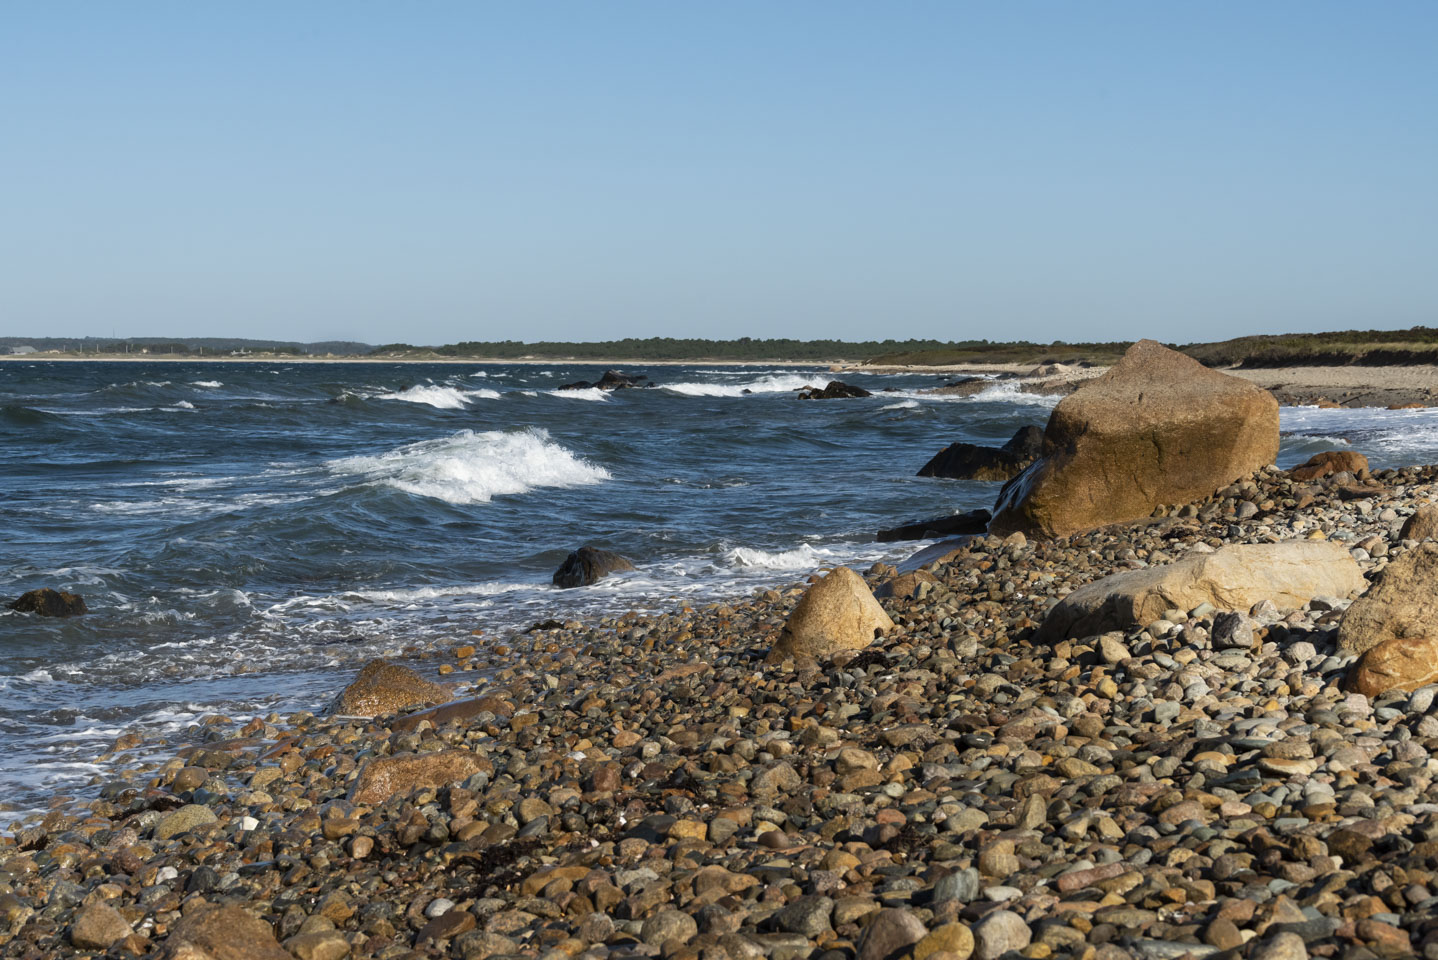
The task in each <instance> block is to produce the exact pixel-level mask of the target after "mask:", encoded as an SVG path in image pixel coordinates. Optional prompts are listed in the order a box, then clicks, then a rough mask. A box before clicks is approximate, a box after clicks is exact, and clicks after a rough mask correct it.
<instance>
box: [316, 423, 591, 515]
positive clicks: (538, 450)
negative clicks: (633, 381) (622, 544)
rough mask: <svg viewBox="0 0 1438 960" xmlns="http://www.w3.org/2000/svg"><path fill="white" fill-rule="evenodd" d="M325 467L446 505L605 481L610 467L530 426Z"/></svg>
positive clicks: (463, 434) (465, 434) (468, 434)
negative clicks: (566, 446)
mask: <svg viewBox="0 0 1438 960" xmlns="http://www.w3.org/2000/svg"><path fill="white" fill-rule="evenodd" d="M328 466H329V469H330V470H331V471H332V472H334V473H336V474H340V475H345V476H358V477H363V478H364V479H365V481H366V482H368V483H372V484H379V485H382V486H387V487H393V488H394V489H396V490H403V491H404V492H405V493H410V494H414V495H415V496H420V497H433V498H434V499H436V500H444V501H446V502H448V503H488V502H489V501H490V500H492V499H493V498H494V497H498V496H504V495H506V494H516V493H527V492H529V491H530V490H533V489H535V488H536V487H576V486H583V485H586V484H592V483H602V482H603V481H605V480H608V479H609V471H607V470H605V469H604V468H603V467H600V466H596V465H594V464H592V463H588V462H587V461H585V460H583V459H581V458H579V457H577V456H575V455H574V454H573V453H571V452H570V451H569V450H566V449H565V448H564V447H562V446H560V445H559V444H557V443H555V442H554V441H553V440H551V439H549V432H548V431H546V430H541V429H535V428H531V429H528V430H523V431H518V432H514V433H506V432H504V431H500V430H491V431H488V432H485V433H476V432H475V431H473V430H461V431H459V432H458V433H455V434H453V435H451V436H448V437H441V438H440V439H438V440H424V441H421V442H419V443H410V444H406V445H405V446H402V447H398V448H396V449H394V450H391V451H389V452H388V453H382V454H379V455H378V456H373V457H347V458H345V459H342V460H334V461H331V462H330V463H329V464H328Z"/></svg>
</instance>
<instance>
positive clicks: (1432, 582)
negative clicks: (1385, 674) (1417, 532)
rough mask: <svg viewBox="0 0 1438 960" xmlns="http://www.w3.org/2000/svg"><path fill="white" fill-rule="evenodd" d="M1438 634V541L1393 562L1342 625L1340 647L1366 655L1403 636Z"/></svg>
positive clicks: (1411, 551)
mask: <svg viewBox="0 0 1438 960" xmlns="http://www.w3.org/2000/svg"><path fill="white" fill-rule="evenodd" d="M1427 636H1438V542H1435V541H1433V540H1425V541H1423V542H1422V543H1420V544H1418V545H1417V546H1416V547H1414V548H1413V549H1412V550H1409V551H1408V552H1406V553H1404V554H1402V555H1401V556H1399V557H1397V558H1395V559H1394V560H1392V561H1391V562H1390V563H1389V564H1388V566H1386V567H1384V568H1383V574H1382V575H1381V576H1380V577H1379V578H1378V582H1377V583H1375V584H1374V585H1373V587H1372V588H1371V589H1369V591H1368V592H1367V593H1365V594H1364V595H1363V596H1361V597H1359V598H1358V599H1357V600H1355V601H1353V605H1352V606H1351V607H1349V608H1348V612H1347V613H1345V614H1344V615H1343V619H1342V620H1341V621H1340V622H1339V624H1338V649H1339V650H1340V651H1341V652H1343V653H1363V652H1364V651H1366V650H1371V649H1373V648H1374V647H1376V646H1378V645H1379V644H1380V643H1384V642H1386V641H1388V640H1393V639H1396V638H1399V637H1427Z"/></svg>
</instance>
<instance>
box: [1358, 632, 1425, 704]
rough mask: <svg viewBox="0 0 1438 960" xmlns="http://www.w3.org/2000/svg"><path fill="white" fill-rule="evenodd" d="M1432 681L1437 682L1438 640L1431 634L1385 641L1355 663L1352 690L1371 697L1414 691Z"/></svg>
mask: <svg viewBox="0 0 1438 960" xmlns="http://www.w3.org/2000/svg"><path fill="white" fill-rule="evenodd" d="M1434 633H1435V634H1438V629H1435V630H1434ZM1430 683H1438V640H1434V639H1431V638H1429V637H1394V638H1393V639H1392V640H1384V641H1383V642H1382V643H1380V644H1379V645H1378V646H1376V647H1372V648H1371V649H1369V650H1368V651H1367V652H1366V653H1364V654H1363V656H1362V657H1359V659H1358V662H1357V663H1356V664H1354V665H1353V674H1352V686H1353V689H1354V690H1357V691H1358V692H1359V693H1361V694H1363V695H1364V696H1365V697H1368V698H1369V699H1373V698H1375V697H1378V696H1380V695H1381V694H1384V693H1387V692H1388V691H1389V690H1403V691H1406V692H1408V693H1412V692H1413V691H1414V690H1417V689H1418V688H1419V687H1426V686H1428V685H1429V684H1430Z"/></svg>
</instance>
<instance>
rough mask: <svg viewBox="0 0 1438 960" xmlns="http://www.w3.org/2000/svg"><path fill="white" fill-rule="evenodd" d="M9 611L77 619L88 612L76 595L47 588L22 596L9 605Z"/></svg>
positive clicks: (82, 601) (83, 601)
mask: <svg viewBox="0 0 1438 960" xmlns="http://www.w3.org/2000/svg"><path fill="white" fill-rule="evenodd" d="M10 609H11V610H14V611H16V612H17V613H34V614H38V615H39V616H42V617H78V616H79V615H80V614H82V613H88V612H89V610H88V608H87V607H86V606H85V598H84V597H82V596H80V595H79V594H78V593H62V592H61V591H59V590H51V589H50V588H49V587H44V588H42V589H40V590H31V591H30V592H29V593H26V594H23V595H22V596H21V597H20V599H18V600H16V601H15V602H13V603H11V604H10Z"/></svg>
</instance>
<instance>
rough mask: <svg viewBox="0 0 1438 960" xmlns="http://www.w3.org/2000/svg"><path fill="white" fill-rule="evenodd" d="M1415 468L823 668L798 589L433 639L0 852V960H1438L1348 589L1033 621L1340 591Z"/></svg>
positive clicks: (1173, 528)
mask: <svg viewBox="0 0 1438 960" xmlns="http://www.w3.org/2000/svg"><path fill="white" fill-rule="evenodd" d="M1435 476H1438V472H1435V470H1434V469H1432V468H1403V469H1387V470H1380V471H1377V472H1374V473H1372V474H1368V472H1367V471H1361V472H1360V474H1359V475H1357V476H1354V475H1352V474H1349V473H1340V474H1338V475H1336V476H1330V477H1326V478H1319V479H1316V480H1311V481H1301V480H1296V479H1294V478H1293V477H1291V476H1290V475H1289V474H1287V473H1285V472H1283V471H1279V470H1278V469H1276V468H1271V467H1270V468H1266V469H1264V470H1263V471H1260V472H1259V473H1258V474H1256V475H1254V476H1253V477H1252V478H1250V479H1248V480H1246V481H1243V482H1239V483H1235V484H1233V485H1231V486H1230V487H1228V488H1225V489H1224V490H1222V491H1219V492H1218V493H1217V494H1216V495H1214V496H1213V497H1211V498H1209V499H1208V500H1207V501H1203V502H1199V503H1196V504H1189V505H1186V506H1183V507H1177V508H1172V509H1168V510H1159V511H1156V513H1160V514H1162V515H1161V516H1155V517H1154V518H1152V519H1151V520H1149V521H1147V522H1143V523H1139V524H1135V525H1131V526H1127V527H1123V528H1110V529H1106V530H1101V531H1096V532H1091V533H1086V534H1080V535H1075V536H1071V537H1067V538H1063V539H1061V540H1055V541H1050V542H1039V541H1030V540H1027V539H1026V538H1024V537H1023V536H1022V535H1021V534H1018V535H1013V536H1010V537H1008V538H1004V539H1000V538H997V537H987V538H978V539H973V540H970V541H967V542H965V543H963V544H957V543H956V544H954V545H953V547H952V549H951V550H948V551H945V555H942V556H939V557H937V558H936V559H934V560H932V561H930V562H927V563H925V564H924V565H923V566H920V567H918V568H917V569H916V570H911V571H910V573H911V574H912V575H911V576H910V578H909V580H908V581H904V582H903V583H899V581H901V580H902V577H898V578H897V579H896V575H898V574H899V573H900V571H899V570H897V569H895V568H892V567H887V566H886V565H876V566H875V567H874V568H872V569H870V570H868V571H867V574H866V579H867V580H868V582H869V584H870V585H871V586H874V587H879V586H880V585H881V584H883V583H886V582H890V581H893V582H895V583H897V584H898V585H899V586H900V588H901V589H900V591H899V592H898V595H896V596H890V597H888V598H886V599H885V600H884V601H883V603H884V605H885V608H886V610H887V611H888V613H889V614H890V615H891V616H892V618H893V620H894V622H895V624H896V626H895V628H894V629H893V630H892V631H891V632H890V633H889V634H888V635H887V636H885V637H883V638H882V639H879V640H876V641H875V642H874V643H873V644H872V645H870V646H869V647H868V648H867V649H864V650H862V651H859V652H857V653H853V652H851V653H848V654H839V655H837V656H835V657H834V658H833V659H832V660H830V661H827V662H823V663H816V662H814V661H802V660H801V661H798V662H796V661H793V660H789V661H784V662H780V663H766V659H765V658H766V656H767V655H768V653H769V650H770V648H771V647H772V646H773V643H774V641H775V639H776V638H777V636H778V634H779V631H780V630H781V628H782V627H783V625H784V623H785V620H786V618H787V617H788V614H789V612H790V611H791V610H792V608H793V606H794V604H795V603H796V601H797V599H798V598H799V597H800V596H801V595H802V593H803V591H804V590H805V589H806V588H807V586H808V583H806V582H804V581H803V580H798V581H795V582H791V583H778V582H776V583H775V584H774V585H773V587H772V588H770V589H764V590H762V591H760V592H758V593H757V594H756V595H755V596H754V597H752V598H751V599H748V600H745V601H743V602H734V603H729V604H709V605H705V606H702V607H696V608H680V609H676V610H675V611H673V612H671V613H668V614H664V615H643V616H641V615H625V616H621V617H614V618H605V619H601V620H599V621H597V622H592V623H580V622H568V623H557V622H553V623H548V624H543V625H541V626H542V628H541V629H537V630H534V631H532V632H527V633H526V632H514V633H513V634H511V635H508V636H506V637H503V638H493V639H492V640H491V642H490V643H489V644H487V645H470V644H463V645H457V646H456V648H455V649H453V650H450V651H448V653H447V654H445V655H444V656H442V657H435V658H433V659H430V660H422V661H415V662H411V663H409V667H412V668H413V669H414V670H415V671H417V672H418V673H419V674H420V675H422V676H421V678H420V679H417V680H416V681H415V682H417V683H425V682H429V681H436V682H445V683H449V684H451V685H452V686H451V687H450V688H449V689H448V690H447V692H446V694H445V695H444V696H436V697H434V698H433V699H448V698H449V697H450V696H452V697H454V698H456V699H455V700H454V701H453V702H452V703H449V704H448V705H447V706H442V707H438V708H433V707H432V708H429V710H428V711H413V710H407V711H403V712H401V713H398V714H388V715H382V716H379V717H376V718H371V719H360V718H355V717H352V716H348V715H346V714H345V713H344V712H343V709H344V708H343V701H342V702H341V704H340V705H339V706H338V712H336V713H332V714H329V715H315V714H310V713H302V714H297V715H286V716H281V715H271V716H268V717H264V718H257V719H255V720H253V721H252V722H249V723H247V724H245V725H243V726H238V725H237V724H235V723H233V722H227V721H228V718H212V719H210V720H207V721H204V722H203V723H202V726H203V725H205V724H209V725H211V728H210V732H209V733H208V734H207V735H206V736H205V737H204V739H203V742H201V743H199V744H197V745H194V746H192V747H189V748H187V749H185V750H183V751H182V752H181V754H180V755H179V756H177V757H175V758H174V759H172V760H170V761H168V762H165V763H162V764H159V765H154V764H151V765H149V766H148V768H139V769H130V770H129V771H127V772H126V773H124V774H123V775H121V776H119V777H118V778H117V779H116V780H114V781H113V782H111V783H109V784H108V785H106V786H105V787H104V788H103V790H102V792H101V796H100V798H99V799H98V800H94V801H90V802H87V803H84V804H81V805H78V806H74V805H72V806H69V807H67V808H63V809H57V810H55V811H54V812H52V813H51V814H50V815H49V816H47V817H45V818H44V819H43V820H42V821H41V822H39V823H37V824H33V825H30V826H28V827H26V828H24V829H22V830H20V831H19V832H17V833H16V834H15V835H14V836H10V837H4V838H0V937H3V938H4V944H3V951H4V955H5V956H10V957H51V956H62V955H63V956H71V955H94V956H99V955H110V956H143V957H161V956H164V957H202V956H215V957H270V956H273V957H277V958H280V957H291V956H292V957H298V958H300V960H312V958H341V957H345V956H353V957H383V958H399V957H439V956H445V957H459V958H468V960H479V958H490V957H527V958H536V957H543V958H548V960H564V958H585V960H606V958H621V957H665V958H701V960H710V958H713V960H725V958H733V960H757V958H760V957H772V958H781V960H797V958H823V960H848V958H853V957H858V958H860V960H881V958H883V960H890V958H899V957H913V958H914V960H924V958H935V960H951V958H955V957H957V958H964V957H969V956H973V957H979V958H983V960H993V958H999V957H1020V956H1022V957H1031V958H1046V957H1075V958H1115V960H1116V958H1127V957H1141V958H1181V957H1195V958H1201V957H1217V956H1223V957H1253V958H1264V960H1276V958H1291V957H1305V956H1316V957H1340V958H1353V960H1361V958H1368V957H1401V956H1415V955H1416V956H1432V955H1434V954H1438V915H1435V907H1438V880H1435V877H1434V868H1435V866H1438V790H1435V788H1434V784H1433V780H1434V772H1435V769H1434V763H1433V761H1432V760H1431V759H1430V756H1431V750H1432V748H1433V747H1434V746H1435V745H1438V714H1435V713H1434V712H1433V708H1434V696H1433V694H1434V688H1433V687H1424V688H1420V689H1418V690H1417V691H1416V692H1402V693H1399V692H1394V693H1392V694H1389V695H1385V696H1381V697H1378V698H1376V699H1373V700H1370V699H1368V698H1366V697H1364V696H1362V695H1360V694H1356V693H1353V692H1351V689H1350V686H1349V684H1348V683H1347V678H1348V676H1349V674H1350V672H1351V668H1352V663H1353V660H1354V658H1353V657H1352V656H1341V655H1339V653H1338V650H1337V647H1336V645H1335V637H1336V631H1337V622H1338V620H1339V618H1340V617H1341V616H1342V612H1343V610H1344V609H1345V608H1346V607H1347V605H1348V604H1349V603H1350V602H1351V600H1352V599H1353V598H1352V597H1317V598H1314V599H1313V600H1311V601H1310V602H1309V603H1307V604H1305V605H1304V606H1303V607H1301V608H1299V609H1280V608H1277V607H1274V606H1273V605H1271V604H1270V605H1268V606H1267V607H1266V608H1265V607H1263V606H1262V605H1260V607H1259V608H1258V609H1255V610H1254V611H1252V617H1253V624H1254V628H1253V631H1252V634H1251V637H1249V638H1248V639H1249V641H1250V643H1249V645H1248V646H1241V647H1233V646H1230V645H1228V644H1226V643H1224V644H1220V643H1216V642H1215V639H1214V620H1215V616H1216V611H1214V610H1212V609H1208V610H1205V609H1202V608H1198V609H1195V610H1191V611H1183V610H1174V611H1168V612H1166V613H1165V615H1164V617H1163V618H1162V619H1159V620H1156V621H1154V622H1151V623H1147V624H1143V625H1141V626H1136V627H1134V628H1133V629H1129V630H1127V631H1124V632H1110V633H1106V634H1104V635H1103V636H1101V637H1090V638H1086V639H1079V640H1075V639H1063V640H1058V641H1056V642H1040V641H1039V640H1038V632H1037V630H1036V628H1037V626H1038V625H1039V624H1040V623H1041V622H1042V620H1043V618H1044V616H1045V615H1046V613H1047V611H1048V610H1049V609H1050V608H1051V607H1052V606H1053V605H1054V604H1055V603H1056V602H1057V601H1058V600H1059V599H1060V598H1061V597H1063V596H1065V595H1067V594H1068V593H1069V592H1071V591H1072V590H1073V589H1075V588H1077V587H1079V586H1081V585H1083V584H1085V583H1087V582H1090V581H1093V580H1095V579H1097V578H1100V577H1103V576H1106V575H1109V574H1112V573H1115V572H1121V571H1125V570H1131V569H1137V568H1143V567H1146V566H1157V565H1161V564H1165V563H1169V562H1173V561H1176V560H1179V559H1182V558H1184V557H1186V556H1190V555H1192V554H1194V553H1195V552H1197V553H1205V552H1211V551H1213V550H1214V549H1216V548H1221V547H1223V546H1224V545H1227V544H1235V543H1272V542H1281V541H1291V540H1326V541H1331V542H1335V543H1339V544H1342V545H1343V546H1344V547H1345V548H1347V549H1348V551H1349V552H1350V554H1351V555H1352V556H1353V557H1354V559H1355V560H1356V561H1357V563H1358V564H1359V565H1360V566H1361V568H1362V569H1363V571H1364V574H1365V575H1366V576H1368V577H1372V576H1373V575H1374V574H1376V573H1377V572H1378V571H1380V570H1381V569H1382V568H1383V567H1384V566H1385V565H1386V564H1387V563H1388V562H1390V561H1391V560H1392V559H1393V558H1394V557H1398V556H1401V555H1402V554H1403V553H1404V552H1405V551H1406V550H1410V549H1413V548H1414V546H1415V544H1414V543H1413V542H1412V541H1411V540H1404V539H1402V538H1401V537H1400V533H1401V532H1402V529H1403V525H1404V523H1405V520H1407V518H1408V517H1409V516H1410V515H1411V514H1412V513H1413V512H1414V510H1415V508H1416V507H1417V506H1418V505H1420V504H1422V503H1424V502H1426V501H1428V500H1431V499H1433V498H1434V496H1435V493H1438V485H1435ZM336 693H339V691H336ZM115 748H116V751H117V752H119V753H123V751H124V749H125V748H126V744H125V743H123V742H120V743H117V744H116V745H115ZM187 951H188V952H187Z"/></svg>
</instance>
